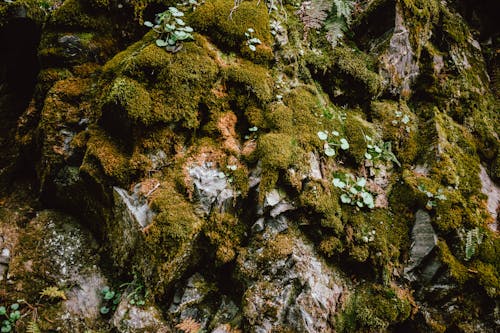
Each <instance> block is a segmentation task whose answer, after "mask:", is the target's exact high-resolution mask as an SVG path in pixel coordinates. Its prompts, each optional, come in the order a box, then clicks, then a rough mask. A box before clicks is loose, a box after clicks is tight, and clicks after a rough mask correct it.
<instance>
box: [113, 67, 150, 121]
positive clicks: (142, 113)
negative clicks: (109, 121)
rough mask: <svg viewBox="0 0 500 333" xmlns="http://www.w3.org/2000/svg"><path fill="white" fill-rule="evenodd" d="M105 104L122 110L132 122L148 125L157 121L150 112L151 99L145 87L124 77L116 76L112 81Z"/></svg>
mask: <svg viewBox="0 0 500 333" xmlns="http://www.w3.org/2000/svg"><path fill="white" fill-rule="evenodd" d="M105 104H108V105H109V104H111V105H113V106H111V107H118V108H120V109H122V110H124V112H125V113H126V114H127V116H128V117H129V118H130V119H132V120H133V121H134V122H138V123H142V124H146V125H149V124H151V123H153V122H155V121H158V119H157V117H155V115H154V114H153V113H152V112H151V104H152V101H151V97H150V95H149V93H148V92H147V90H146V89H145V87H144V86H142V85H141V84H140V83H139V82H137V81H135V80H132V79H129V78H126V77H118V78H116V79H115V80H114V81H113V83H112V85H111V89H110V91H109V93H108V94H107V96H106V100H105Z"/></svg>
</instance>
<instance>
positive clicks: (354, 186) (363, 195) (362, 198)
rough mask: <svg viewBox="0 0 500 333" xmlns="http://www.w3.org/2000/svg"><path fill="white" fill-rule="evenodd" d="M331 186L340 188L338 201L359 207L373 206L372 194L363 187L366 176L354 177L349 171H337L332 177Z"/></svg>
mask: <svg viewBox="0 0 500 333" xmlns="http://www.w3.org/2000/svg"><path fill="white" fill-rule="evenodd" d="M333 186H335V187H336V188H338V189H340V190H341V191H342V194H341V195H340V201H341V202H342V203H345V204H349V205H352V206H357V207H359V208H363V207H368V208H370V209H373V208H375V201H374V198H373V195H372V194H371V193H370V192H369V191H367V190H366V189H365V186H366V178H363V177H355V176H354V175H352V174H350V173H337V174H335V177H334V178H333Z"/></svg>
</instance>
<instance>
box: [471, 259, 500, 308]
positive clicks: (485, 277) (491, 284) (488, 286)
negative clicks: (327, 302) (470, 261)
mask: <svg viewBox="0 0 500 333" xmlns="http://www.w3.org/2000/svg"><path fill="white" fill-rule="evenodd" d="M473 267H474V269H475V270H477V279H478V282H479V285H481V286H482V287H483V288H484V289H485V290H486V293H487V294H488V296H490V297H491V298H493V299H495V298H498V296H500V279H499V275H498V271H497V270H496V269H495V267H494V266H493V265H490V264H485V263H483V262H480V261H478V262H476V263H475V264H474V265H473Z"/></svg>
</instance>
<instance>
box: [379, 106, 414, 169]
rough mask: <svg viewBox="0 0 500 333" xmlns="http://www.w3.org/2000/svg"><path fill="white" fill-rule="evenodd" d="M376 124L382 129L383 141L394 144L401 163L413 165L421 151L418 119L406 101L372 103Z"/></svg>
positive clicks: (393, 146) (394, 150)
mask: <svg viewBox="0 0 500 333" xmlns="http://www.w3.org/2000/svg"><path fill="white" fill-rule="evenodd" d="M370 109H371V112H372V116H373V118H374V123H375V124H376V125H377V126H379V127H380V128H381V132H382V133H383V134H382V140H384V141H391V142H392V150H393V152H394V153H395V154H396V156H397V157H398V160H399V161H400V162H401V163H408V164H409V163H412V162H413V160H414V159H415V157H416V156H417V153H418V150H419V143H418V118H417V117H416V115H415V114H413V113H412V112H411V111H410V109H409V108H408V106H407V105H406V103H405V102H404V101H400V102H395V101H388V100H384V101H374V102H372V103H371V108H370Z"/></svg>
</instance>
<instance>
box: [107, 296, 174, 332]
mask: <svg viewBox="0 0 500 333" xmlns="http://www.w3.org/2000/svg"><path fill="white" fill-rule="evenodd" d="M111 321H112V323H113V326H114V327H115V328H116V330H117V331H118V332H120V333H145V332H150V333H161V332H163V333H166V332H171V331H172V330H171V329H170V327H169V326H167V325H166V324H165V322H164V320H163V318H162V315H161V312H160V310H159V309H158V308H156V307H155V306H152V305H150V306H144V307H138V306H134V305H131V304H129V302H128V299H127V298H126V297H122V300H121V302H120V304H119V305H118V307H117V309H116V311H115V313H114V314H113V318H112V320H111Z"/></svg>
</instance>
